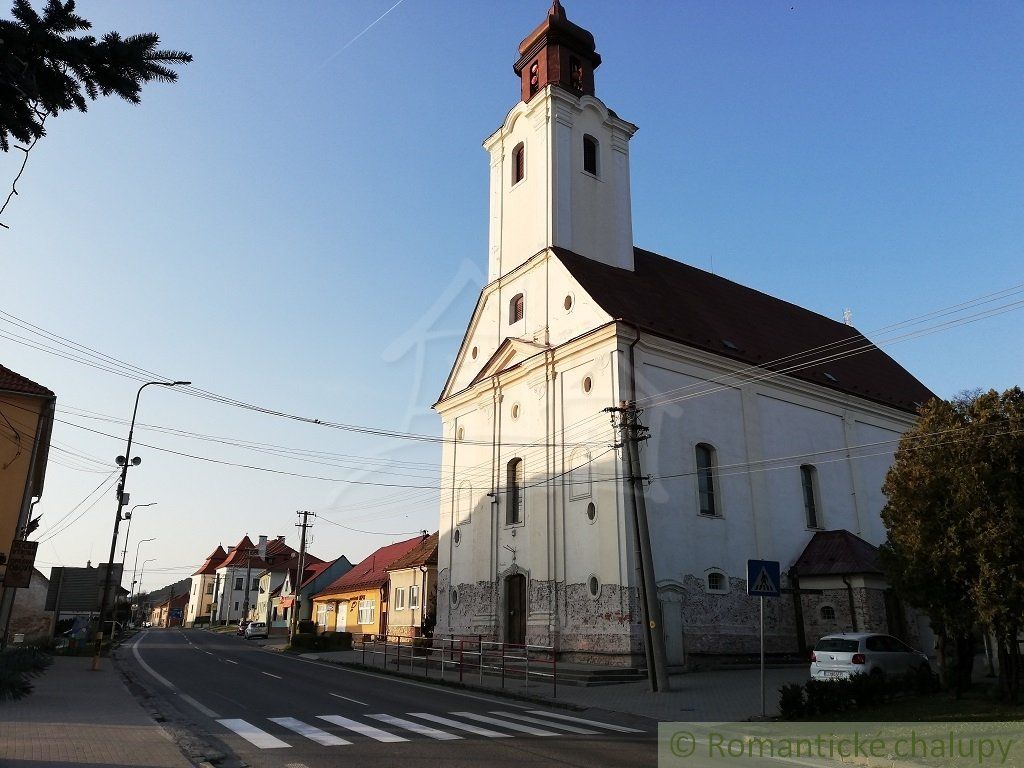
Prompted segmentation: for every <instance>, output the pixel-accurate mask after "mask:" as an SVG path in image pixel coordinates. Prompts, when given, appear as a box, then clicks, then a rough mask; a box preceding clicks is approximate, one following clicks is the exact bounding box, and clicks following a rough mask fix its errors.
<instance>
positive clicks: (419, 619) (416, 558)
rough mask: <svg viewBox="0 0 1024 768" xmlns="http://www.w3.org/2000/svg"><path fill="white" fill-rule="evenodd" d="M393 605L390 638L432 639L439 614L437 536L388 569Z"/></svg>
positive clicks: (389, 628)
mask: <svg viewBox="0 0 1024 768" xmlns="http://www.w3.org/2000/svg"><path fill="white" fill-rule="evenodd" d="M388 585H389V588H390V590H391V592H390V594H391V601H390V602H389V603H388V605H389V610H388V625H387V633H388V634H389V635H401V636H403V637H424V636H426V637H429V636H430V635H432V634H433V631H434V623H435V616H436V610H437V533H433V534H431V535H430V536H428V537H427V538H425V539H423V541H421V542H420V543H419V544H418V545H417V546H415V547H413V548H412V549H411V550H409V551H408V552H407V553H406V554H404V555H402V556H401V557H399V558H398V559H397V560H395V561H394V562H393V563H392V564H391V565H390V566H389V567H388Z"/></svg>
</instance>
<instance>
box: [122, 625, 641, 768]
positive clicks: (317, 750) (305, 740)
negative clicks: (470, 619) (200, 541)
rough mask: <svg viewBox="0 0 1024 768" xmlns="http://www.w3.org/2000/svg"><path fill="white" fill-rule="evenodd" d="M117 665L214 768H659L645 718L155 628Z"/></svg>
mask: <svg viewBox="0 0 1024 768" xmlns="http://www.w3.org/2000/svg"><path fill="white" fill-rule="evenodd" d="M118 665H119V667H120V668H121V669H122V670H123V671H124V672H125V673H126V674H127V676H128V677H129V679H130V680H132V681H133V682H135V683H138V684H139V685H140V686H141V689H140V690H139V692H140V693H142V694H143V695H144V696H145V697H146V700H147V702H148V703H149V704H150V706H151V707H152V708H154V709H155V710H157V712H158V714H159V715H160V716H162V717H163V718H166V720H167V721H168V723H169V724H170V725H172V726H173V727H172V730H173V731H175V732H177V733H178V735H179V737H180V738H183V739H185V740H186V741H189V740H191V743H192V744H193V747H194V749H198V750H199V751H202V750H203V749H205V750H206V751H207V752H208V753H209V752H211V751H213V752H220V753H222V755H223V757H222V758H221V759H220V760H218V761H217V765H218V766H225V767H227V766H240V765H251V766H257V767H258V768H263V767H264V766H266V767H267V768H271V767H272V768H320V767H321V766H338V765H359V766H361V768H362V767H363V766H402V768H415V767H416V766H424V767H426V766H429V767H430V768H440V767H441V766H466V768H469V767H470V766H488V768H490V766H516V767H517V768H522V767H524V766H526V767H528V768H534V767H537V766H579V767H580V768H602V767H603V766H607V767H608V768H613V767H614V768H621V767H622V766H653V765H655V764H656V762H657V759H656V736H657V724H656V723H654V722H653V721H650V720H647V719H644V718H638V717H630V716H628V715H622V714H615V713H609V712H603V711H595V710H589V711H586V712H576V711H572V710H564V709H554V708H547V707H543V706H538V705H533V704H529V703H525V702H521V701H513V700H510V699H504V698H500V697H496V696H488V695H484V694H477V693H475V692H473V693H470V692H462V691H457V690H452V689H449V688H444V687H440V686H435V685H430V684H426V683H418V682H414V681H408V680H402V679H400V678H395V677H390V676H387V675H380V674H375V673H370V672H363V671H361V670H353V669H347V668H344V667H340V666H338V665H335V664H327V663H321V662H317V661H311V660H306V659H301V658H299V657H296V656H292V655H290V654H282V653H279V652H275V651H268V650H264V649H262V648H260V647H258V646H256V645H254V644H252V643H250V642H248V641H246V640H244V639H242V638H239V637H235V636H233V635H223V634H214V633H212V632H206V631H202V630H184V631H182V630H150V631H147V632H143V633H142V634H140V635H138V636H137V637H136V638H135V639H134V640H132V642H131V643H130V644H129V646H128V647H126V648H122V649H121V651H120V652H119V661H118ZM567 718H577V719H575V720H573V719H567ZM196 745H202V746H201V747H197V746H196Z"/></svg>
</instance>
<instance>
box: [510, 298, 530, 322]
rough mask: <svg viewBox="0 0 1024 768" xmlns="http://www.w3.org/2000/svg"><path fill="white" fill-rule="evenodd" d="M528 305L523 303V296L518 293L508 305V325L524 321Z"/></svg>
mask: <svg viewBox="0 0 1024 768" xmlns="http://www.w3.org/2000/svg"><path fill="white" fill-rule="evenodd" d="M525 310H526V304H525V302H524V301H523V294H521V293H517V294H516V295H515V296H513V297H512V300H511V301H509V303H508V324H509V325H513V324H515V323H518V322H519V321H520V320H522V319H523V314H524V313H525Z"/></svg>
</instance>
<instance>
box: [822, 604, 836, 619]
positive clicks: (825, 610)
mask: <svg viewBox="0 0 1024 768" xmlns="http://www.w3.org/2000/svg"><path fill="white" fill-rule="evenodd" d="M821 620H822V621H835V620H836V609H835V608H833V607H832V606H831V605H823V606H821Z"/></svg>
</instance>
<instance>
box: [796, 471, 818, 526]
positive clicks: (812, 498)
mask: <svg viewBox="0 0 1024 768" xmlns="http://www.w3.org/2000/svg"><path fill="white" fill-rule="evenodd" d="M800 484H801V485H802V486H803V491H804V512H806V514H807V527H808V528H820V527H821V516H820V515H819V514H818V471H817V470H816V469H815V468H814V467H813V466H811V465H810V464H804V465H803V466H802V467H800Z"/></svg>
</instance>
